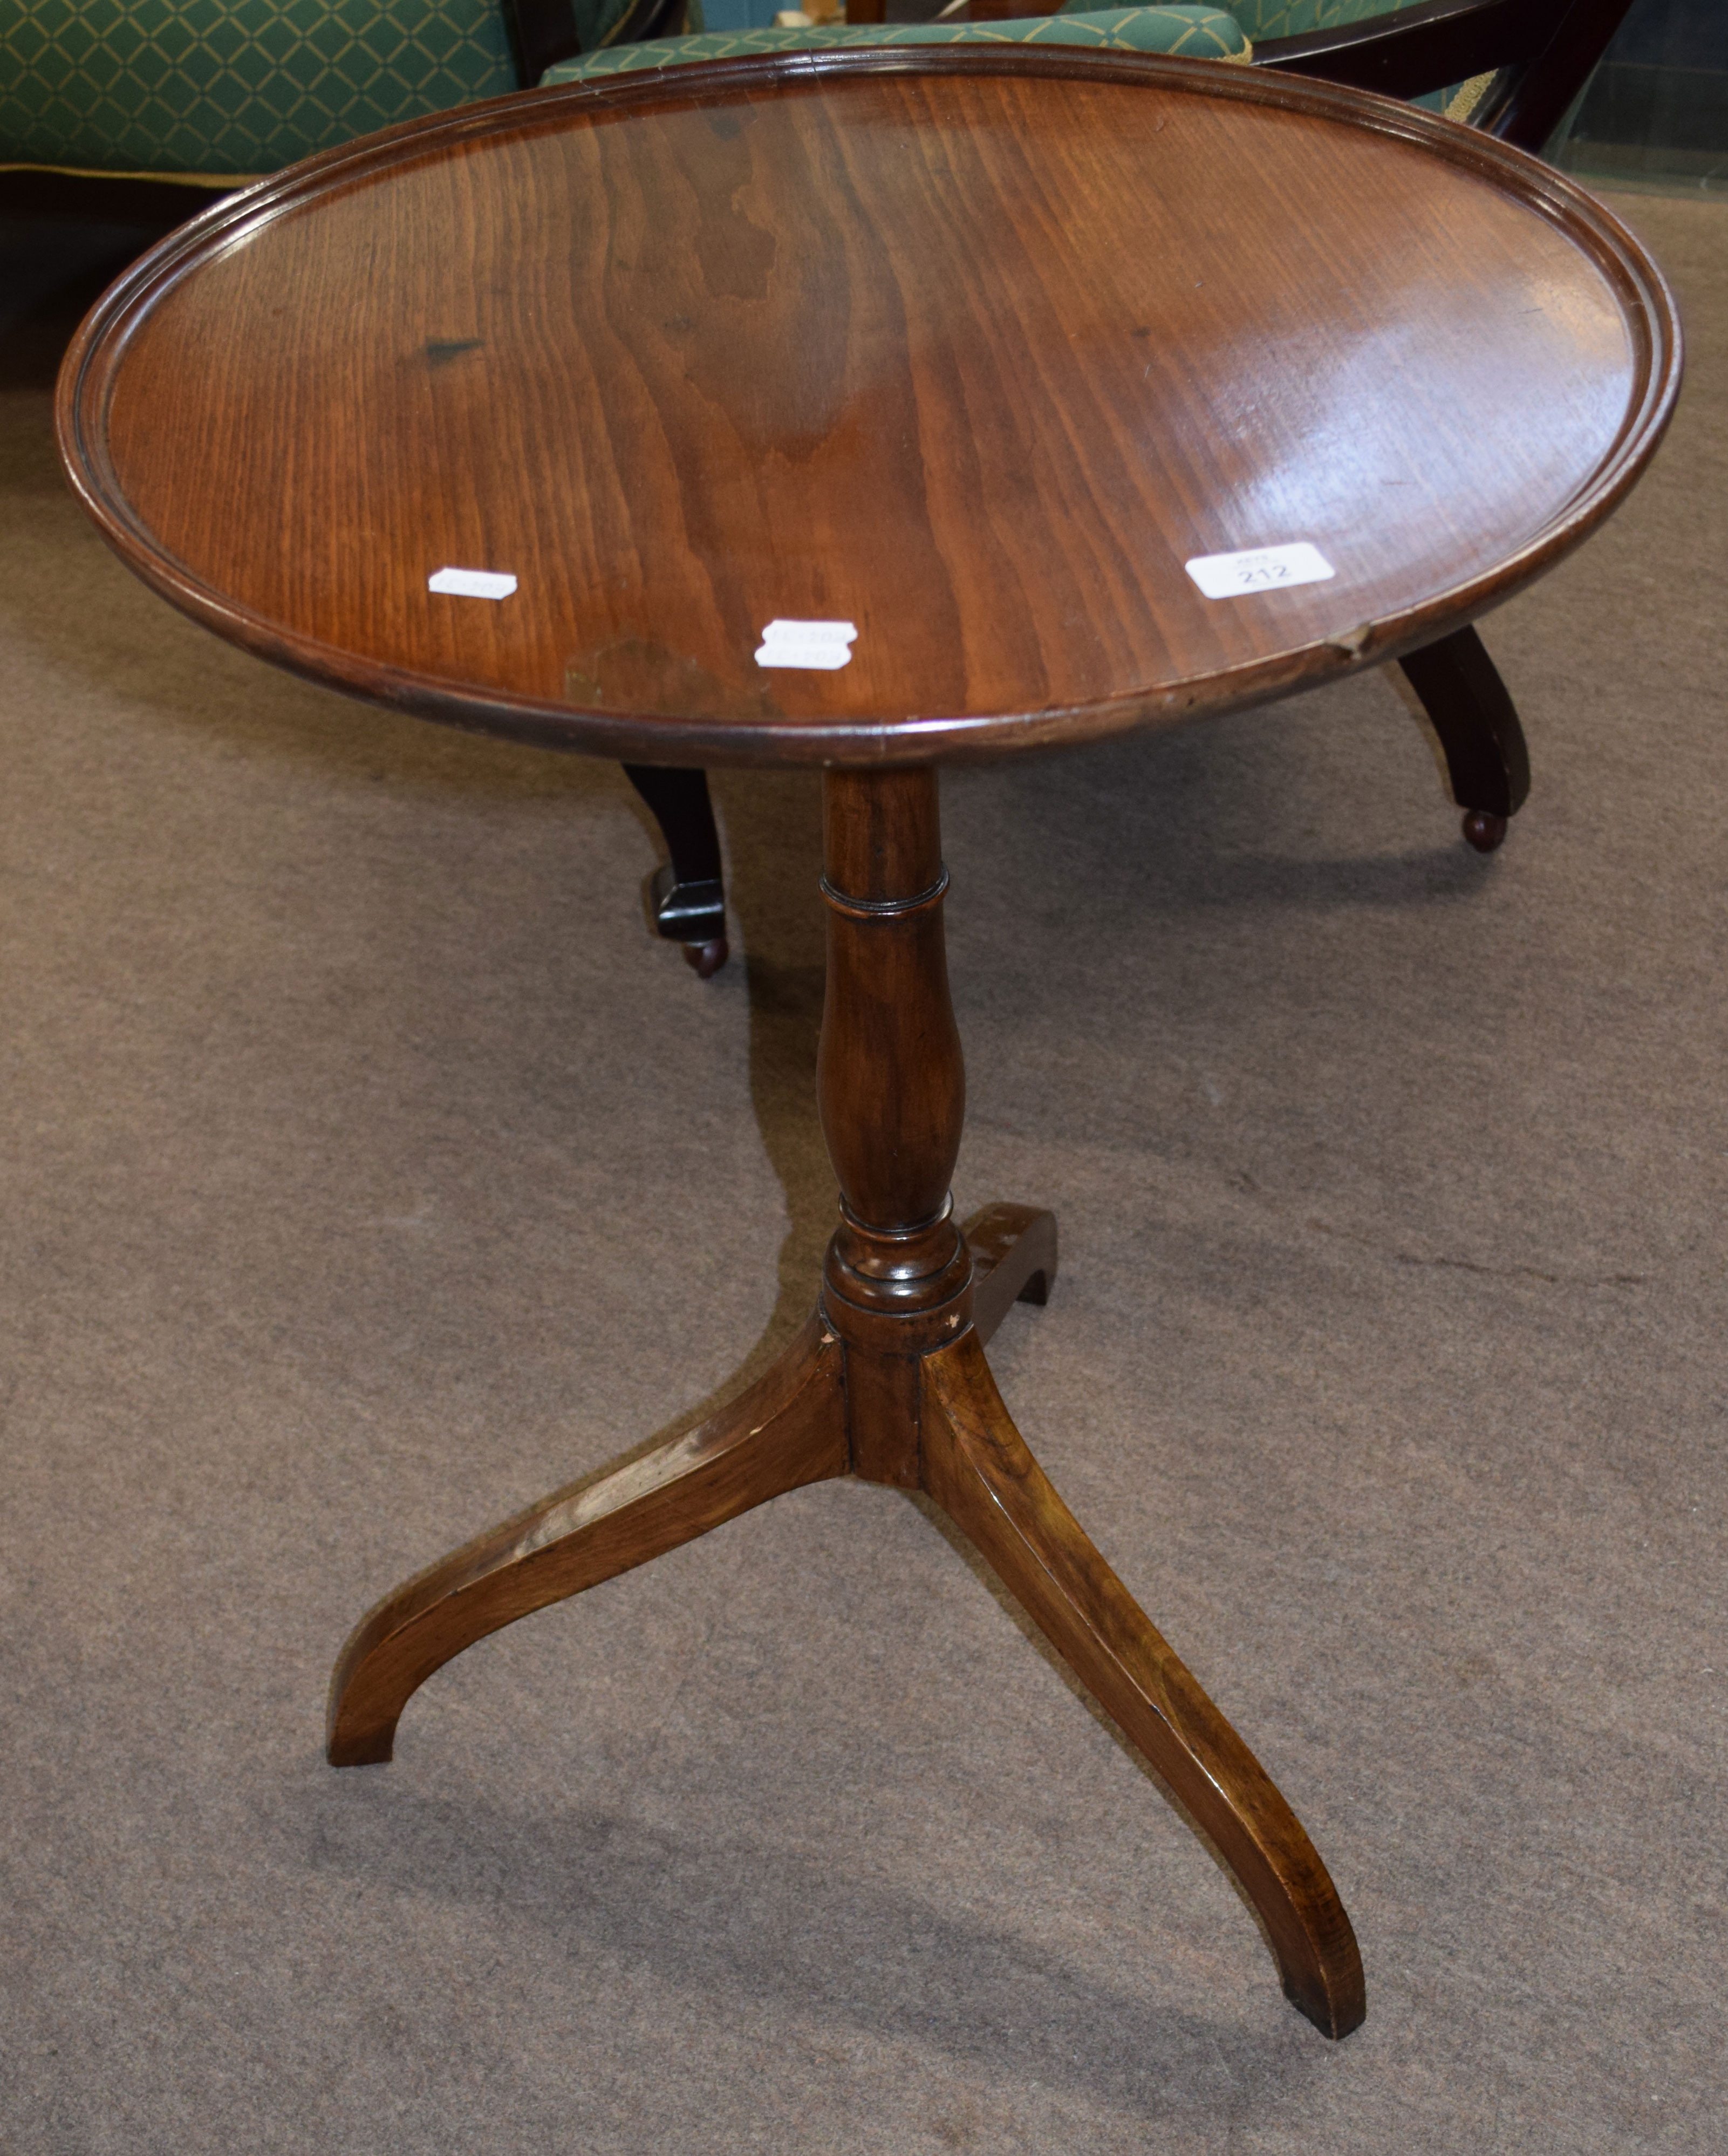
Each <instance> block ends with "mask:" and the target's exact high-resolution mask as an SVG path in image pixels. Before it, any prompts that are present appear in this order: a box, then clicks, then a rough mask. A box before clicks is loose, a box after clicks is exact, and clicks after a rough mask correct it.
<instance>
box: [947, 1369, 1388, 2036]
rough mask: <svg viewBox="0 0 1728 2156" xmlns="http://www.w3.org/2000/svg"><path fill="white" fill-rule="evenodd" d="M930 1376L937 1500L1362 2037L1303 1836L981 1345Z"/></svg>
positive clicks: (1295, 1981)
mask: <svg viewBox="0 0 1728 2156" xmlns="http://www.w3.org/2000/svg"><path fill="white" fill-rule="evenodd" d="M923 1371H924V1378H925V1393H924V1398H925V1407H924V1413H923V1418H922V1420H923V1429H922V1452H923V1459H922V1466H923V1481H924V1486H925V1488H926V1491H928V1492H929V1493H930V1495H931V1497H932V1498H933V1499H934V1500H935V1501H936V1503H937V1504H939V1505H940V1506H941V1508H942V1510H943V1511H944V1512H946V1513H947V1515H948V1517H950V1519H951V1520H952V1521H953V1522H954V1523H955V1525H956V1527H959V1529H960V1530H961V1532H962V1533H963V1534H965V1535H966V1536H967V1537H968V1538H969V1539H970V1540H971V1541H972V1543H973V1544H974V1546H975V1547H976V1548H977V1550H978V1551H979V1552H980V1553H981V1554H982V1556H983V1557H984V1558H986V1559H987V1561H988V1562H989V1563H990V1564H991V1565H992V1567H993V1568H995V1570H996V1572H997V1574H998V1575H999V1576H1000V1578H1002V1580H1003V1581H1004V1582H1005V1583H1006V1584H1007V1585H1008V1587H1009V1588H1010V1589H1012V1590H1013V1593H1014V1594H1015V1595H1016V1596H1017V1597H1018V1599H1019V1601H1020V1603H1021V1604H1022V1605H1023V1607H1024V1609H1026V1610H1027V1611H1028V1614H1030V1615H1031V1616H1032V1617H1033V1619H1035V1620H1036V1621H1037V1623H1038V1627H1039V1629H1040V1630H1042V1631H1043V1635H1044V1636H1045V1638H1046V1639H1047V1640H1049V1642H1050V1644H1051V1645H1052V1646H1053V1647H1054V1648H1055V1649H1056V1650H1057V1652H1058V1653H1059V1654H1060V1655H1061V1656H1062V1658H1063V1659H1064V1661H1066V1662H1067V1663H1068V1665H1069V1667H1070V1668H1071V1669H1072V1670H1073V1671H1074V1673H1075V1675H1076V1676H1078V1677H1079V1679H1080V1680H1081V1681H1082V1682H1083V1683H1084V1685H1086V1686H1087V1687H1088V1688H1089V1689H1090V1691H1091V1692H1092V1693H1093V1695H1094V1697H1095V1698H1096V1699H1097V1700H1098V1701H1099V1702H1100V1704H1101V1705H1102V1706H1103V1707H1105V1710H1106V1711H1107V1712H1109V1713H1110V1714H1111V1715H1113V1716H1114V1717H1115V1720H1116V1721H1117V1722H1119V1723H1120V1725H1121V1727H1123V1729H1125V1730H1126V1732H1127V1733H1128V1735H1129V1736H1130V1737H1131V1738H1132V1739H1133V1741H1134V1742H1135V1743H1136V1744H1137V1745H1138V1746H1139V1747H1140V1748H1141V1751H1143V1752H1144V1753H1146V1756H1147V1758H1150V1759H1151V1762H1152V1763H1153V1765H1154V1766H1155V1767H1156V1768H1157V1769H1158V1772H1159V1773H1160V1774H1161V1775H1162V1776H1163V1777H1164V1779H1165V1780H1166V1781H1167V1783H1168V1784H1170V1786H1171V1788H1172V1789H1173V1790H1174V1791H1175V1792H1176V1794H1177V1797H1178V1798H1179V1799H1181V1801H1182V1803H1183V1804H1185V1805H1186V1806H1187V1809H1188V1811H1189V1813H1190V1814H1191V1815H1192V1817H1193V1819H1194V1820H1196V1821H1197V1823H1198V1825H1200V1827H1201V1829H1202V1830H1203V1831H1204V1832H1205V1833H1206V1834H1207V1835H1209V1836H1210V1838H1211V1840H1212V1841H1213V1845H1214V1846H1215V1847H1216V1849H1217V1850H1218V1853H1219V1855H1220V1856H1222V1857H1223V1861H1224V1862H1225V1863H1226V1864H1227V1865H1228V1866H1229V1868H1230V1871H1232V1873H1233V1875H1234V1876H1235V1878H1236V1881H1237V1882H1238V1885H1239V1886H1240V1887H1241V1888H1242V1891H1243V1893H1244V1894H1245V1895H1246V1896H1247V1897H1248V1899H1249V1902H1251V1903H1252V1904H1253V1906H1254V1908H1255V1909H1256V1910H1257V1911H1258V1912H1259V1916H1260V1918H1261V1921H1262V1922H1264V1925H1265V1927H1266V1929H1267V1931H1268V1933H1269V1934H1270V1937H1271V1941H1272V1947H1273V1951H1274V1953H1275V1955H1276V1956H1277V1959H1278V1964H1279V1974H1281V1975H1282V1977H1283V1979H1284V1991H1285V1993H1286V1994H1287V1995H1288V1996H1289V1998H1290V2000H1291V2002H1292V2003H1293V2004H1294V2005H1296V2006H1298V2007H1299V2008H1300V2010H1301V2011H1302V2012H1303V2013H1304V2014H1305V2015H1307V2016H1308V2018H1309V2019H1310V2020H1311V2021H1313V2022H1314V2023H1315V2025H1317V2026H1318V2027H1319V2028H1320V2029H1321V2030H1324V2031H1325V2034H1326V2035H1329V2036H1334V2037H1336V2036H1346V2035H1349V2033H1350V2031H1351V2030H1352V2029H1354V2028H1356V2026H1357V2025H1359V2024H1360V2023H1361V2020H1362V2018H1363V2016H1364V2015H1365V2013H1366V2012H1367V2005H1366V2001H1365V1998H1364V1993H1363V1984H1362V1963H1361V1954H1360V1953H1358V1951H1357V1948H1356V1935H1355V1933H1354V1932H1352V1930H1351V1924H1350V1919H1349V1917H1347V1916H1346V1914H1345V1912H1344V1907H1343V1904H1342V1902H1340V1900H1339V1898H1338V1893H1337V1890H1336V1887H1335V1886H1333V1884H1332V1881H1331V1878H1330V1876H1328V1874H1327V1871H1326V1868H1325V1865H1323V1864H1322V1863H1321V1862H1320V1857H1319V1856H1318V1855H1317V1853H1316V1852H1315V1847H1314V1845H1313V1843H1312V1842H1310V1840H1309V1839H1308V1836H1307V1835H1306V1834H1305V1833H1304V1831H1303V1830H1302V1827H1301V1825H1300V1821H1299V1820H1297V1818H1296V1816H1295V1814H1294V1813H1293V1812H1292V1811H1291V1809H1290V1806H1289V1805H1288V1804H1286V1803H1285V1802H1284V1799H1283V1797H1282V1796H1280V1795H1279V1792H1278V1790H1277V1789H1276V1787H1275V1786H1274V1784H1273V1783H1272V1781H1271V1780H1270V1779H1269V1776H1268V1775H1267V1774H1266V1772H1265V1769H1264V1768H1263V1767H1262V1766H1261V1765H1260V1763H1259V1761H1258V1760H1257V1759H1256V1758H1254V1754H1253V1753H1251V1752H1250V1751H1249V1748H1248V1747H1247V1746H1246V1745H1245V1744H1244V1743H1243V1741H1242V1739H1241V1738H1239V1737H1238V1735H1237V1734H1236V1732H1235V1731H1234V1730H1233V1728H1232V1727H1230V1725H1229V1723H1228V1722H1226V1721H1225V1719H1224V1717H1223V1715H1222V1714H1220V1713H1219V1712H1218V1709H1217V1707H1214V1706H1213V1703H1212V1702H1211V1701H1210V1700H1209V1699H1208V1697H1207V1696H1206V1694H1205V1693H1204V1692H1203V1691H1202V1690H1201V1688H1200V1686H1199V1685H1198V1684H1197V1683H1196V1681H1194V1679H1193V1677H1192V1676H1191V1675H1190V1674H1189V1672H1188V1671H1187V1669H1186V1668H1184V1666H1182V1663H1181V1662H1180V1661H1178V1660H1177V1656H1176V1655H1175V1654H1174V1653H1173V1652H1172V1650H1171V1648H1170V1647H1169V1645H1167V1642H1166V1641H1165V1640H1164V1639H1163V1638H1162V1637H1161V1635H1160V1634H1159V1633H1158V1632H1157V1631H1156V1630H1155V1629H1154V1628H1153V1626H1152V1625H1151V1622H1150V1620H1148V1619H1147V1618H1146V1616H1145V1614H1143V1613H1142V1612H1141V1609H1140V1608H1139V1606H1138V1604H1136V1602H1135V1601H1134V1599H1133V1598H1132V1597H1131V1595H1130V1594H1129V1593H1128V1590H1127V1589H1126V1588H1125V1587H1124V1586H1123V1585H1122V1583H1121V1582H1120V1580H1119V1579H1118V1578H1116V1576H1115V1573H1113V1572H1112V1571H1111V1570H1110V1567H1109V1566H1108V1565H1107V1564H1105V1562H1104V1559H1103V1558H1101V1557H1100V1555H1099V1553H1098V1552H1097V1551H1096V1550H1095V1548H1093V1547H1092V1544H1091V1543H1090V1541H1088V1539H1087V1537H1086V1536H1085V1534H1084V1531H1083V1530H1082V1529H1081V1527H1080V1526H1079V1522H1078V1521H1076V1520H1075V1518H1074V1515H1073V1513H1072V1512H1069V1509H1068V1507H1067V1506H1066V1505H1064V1503H1063V1501H1062V1500H1061V1498H1060V1497H1059V1496H1057V1494H1056V1492H1055V1491H1054V1489H1053V1488H1052V1487H1051V1486H1050V1483H1049V1481H1048V1480H1047V1479H1046V1477H1045V1476H1044V1474H1043V1471H1042V1469H1041V1468H1040V1467H1039V1466H1038V1462H1037V1461H1036V1460H1034V1459H1033V1456H1032V1454H1031V1452H1030V1451H1029V1450H1028V1447H1027V1445H1026V1442H1025V1440H1024V1439H1023V1438H1022V1436H1021V1435H1020V1433H1019V1432H1018V1430H1016V1429H1015V1428H1014V1425H1013V1422H1012V1421H1011V1420H1010V1419H1009V1416H1008V1409H1007V1408H1006V1407H1004V1406H1003V1404H1002V1395H1001V1394H999V1393H998V1392H997V1389H996V1384H995V1381H994V1379H993V1378H992V1377H991V1374H990V1368H989V1365H988V1363H986V1361H985V1360H984V1351H983V1347H982V1343H981V1342H980V1341H979V1340H978V1338H977V1334H976V1332H968V1333H966V1334H963V1335H962V1336H961V1338H960V1339H958V1340H956V1341H955V1342H953V1344H952V1345H951V1346H950V1347H943V1348H940V1349H938V1350H937V1351H936V1353H933V1354H931V1356H929V1357H928V1358H926V1361H925V1363H924V1365H923Z"/></svg>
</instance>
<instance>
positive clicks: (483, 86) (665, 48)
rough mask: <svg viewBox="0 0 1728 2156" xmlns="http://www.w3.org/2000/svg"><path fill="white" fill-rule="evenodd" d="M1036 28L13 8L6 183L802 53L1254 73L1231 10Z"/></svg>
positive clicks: (361, 128) (316, 0)
mask: <svg viewBox="0 0 1728 2156" xmlns="http://www.w3.org/2000/svg"><path fill="white" fill-rule="evenodd" d="M1028 12H1029V13H1030V14H1031V15H1032V19H1030V20H1027V21H1024V22H1013V21H1010V22H1002V23H991V24H990V25H989V26H988V27H987V28H984V27H981V26H978V25H974V24H970V23H951V24H943V25H938V26H932V27H930V28H922V29H892V28H883V29H876V30H872V29H869V28H850V29H849V28H839V29H838V30H809V31H789V30H761V31H737V32H729V33H715V34H713V35H701V34H696V35H691V36H678V35H669V33H675V32H678V31H679V30H681V29H682V28H684V26H685V23H686V20H687V19H690V18H694V19H695V21H698V22H699V21H700V0H0V169H6V168H13V169H16V168H18V167H37V168H41V167H46V168H49V169H50V170H57V171H60V172H83V173H90V174H104V175H113V176H125V177H141V178H151V179H167V180H176V181H183V182H193V183H202V184H203V185H204V186H206V187H233V186H234V185H236V184H237V183H238V182H242V181H244V180H246V179H249V178H254V177H258V176H259V175H261V174H263V173H266V172H276V171H279V169H280V168H281V167H283V166H284V165H287V164H291V163H292V162H294V161H295V159H296V158H298V157H309V156H310V155H311V154H312V153H313V152H314V151H318V150H326V149H331V148H332V147H334V146H336V144H338V143H341V142H346V141H351V140H352V139H353V138H354V137H355V136H359V135H365V134H369V133H371V132H372V131H373V130H374V129H376V128H379V127H387V126H391V125H392V123H394V122H395V121H399V120H411V119H415V118H418V116H419V115H422V114H423V113H430V112H441V111H444V110H449V108H450V107H452V106H454V105H466V104H471V103H472V102H474V100H476V99H479V98H485V97H499V96H502V95H504V94H505V92H506V91H509V90H518V89H522V88H526V87H529V86H531V85H535V84H536V83H539V82H541V81H542V80H570V79H580V78H581V77H582V76H584V75H587V74H592V73H599V72H612V71H614V70H615V69H618V68H621V67H631V66H635V65H639V64H643V63H644V60H645V59H649V62H650V64H667V63H669V62H670V61H673V60H680V61H681V60H695V59H715V58H720V57H723V56H725V55H726V54H732V53H741V52H753V51H764V50H767V51H773V50H777V49H783V48H785V47H787V46H796V45H810V44H864V43H869V44H874V43H882V42H887V43H892V44H898V43H901V42H910V43H921V42H925V41H927V40H938V41H942V42H954V41H964V40H967V39H971V38H987V39H988V40H990V41H991V42H992V43H999V42H1002V41H1003V40H1004V39H1008V40H1013V39H1018V38H1027V39H1029V40H1032V41H1034V42H1038V43H1054V44H1071V45H1081V46H1090V47H1094V48H1097V49H1103V50H1107V51H1115V52H1152V53H1168V52H1185V53H1189V54H1197V55H1202V56H1204V57H1206V58H1209V59H1246V58H1247V56H1248V44H1247V40H1246V39H1245V38H1243V34H1242V33H1241V32H1240V31H1239V30H1238V28H1236V26H1235V23H1233V20H1232V19H1231V18H1230V17H1229V16H1228V14H1225V13H1223V12H1222V11H1221V10H1219V9H1218V8H1211V7H1207V6H1200V5H1181V6H1167V7H1146V8H1124V9H1119V10H1116V11H1114V12H1112V13H1109V14H1097V13H1085V12H1074V13H1070V14H1068V15H1066V16H1064V17H1061V18H1053V17H1050V16H1049V15H1046V14H1044V13H1041V12H1039V11H1038V10H1037V9H1035V8H1034V9H1033V10H1031V11H1028ZM650 41H652V42H650ZM650 56H651V59H650ZM557 61H563V62H565V63H567V64H565V65H562V66H554V65H553V63H554V62H557ZM548 69H550V70H551V72H550V74H548Z"/></svg>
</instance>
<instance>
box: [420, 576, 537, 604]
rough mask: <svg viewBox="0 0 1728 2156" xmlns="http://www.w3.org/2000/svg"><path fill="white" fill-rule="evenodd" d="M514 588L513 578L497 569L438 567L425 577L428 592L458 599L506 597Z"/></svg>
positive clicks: (514, 581)
mask: <svg viewBox="0 0 1728 2156" xmlns="http://www.w3.org/2000/svg"><path fill="white" fill-rule="evenodd" d="M426 588H427V590H428V592H448V593H450V594H452V596H453V597H454V598H459V599H507V598H509V597H510V593H512V592H513V591H514V590H515V588H516V580H515V577H512V576H508V575H506V574H505V573H504V572H501V571H500V570H497V569H439V570H438V571H437V572H435V573H434V574H433V575H432V576H429V577H428V578H427V579H426Z"/></svg>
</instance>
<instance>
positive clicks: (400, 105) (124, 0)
mask: <svg viewBox="0 0 1728 2156" xmlns="http://www.w3.org/2000/svg"><path fill="white" fill-rule="evenodd" d="M516 87H517V83H516V75H515V68H514V67H513V66H512V64H511V62H510V43H509V40H508V38H506V36H505V28H504V18H503V17H502V15H501V14H500V12H499V9H498V7H497V5H496V0H0V162H7V163H18V164H41V165H56V166H59V167H71V168H73V169H84V170H88V171H92V172H152V173H166V174H182V175H184V174H207V175H217V176H223V177H227V176H231V175H238V174H243V173H257V172H274V171H275V170H276V169H277V168H278V167H280V166H283V165H286V164H289V163H291V162H292V161H293V160H294V159H295V158H296V157H306V156H308V155H310V152H311V151H314V150H324V149H328V148H329V147H331V146H332V145H333V144H335V143H337V142H346V141H349V140H351V137H353V136H356V135H364V134H367V133H369V132H370V131H372V129H373V128H375V127H385V126H389V125H390V124H391V123H392V121H397V120H409V119H413V117H414V116H415V115H417V114H419V113H423V112H441V111H444V110H446V109H447V108H448V107H449V106H450V105H465V104H467V103H468V102H469V100H472V99H474V98H478V97H497V96H500V95H502V94H503V93H504V92H505V91H506V90H515V88H516Z"/></svg>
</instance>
